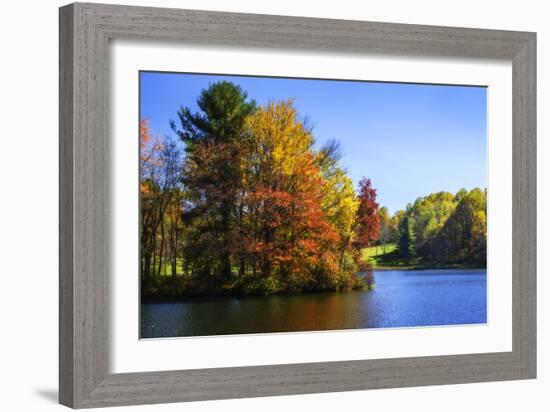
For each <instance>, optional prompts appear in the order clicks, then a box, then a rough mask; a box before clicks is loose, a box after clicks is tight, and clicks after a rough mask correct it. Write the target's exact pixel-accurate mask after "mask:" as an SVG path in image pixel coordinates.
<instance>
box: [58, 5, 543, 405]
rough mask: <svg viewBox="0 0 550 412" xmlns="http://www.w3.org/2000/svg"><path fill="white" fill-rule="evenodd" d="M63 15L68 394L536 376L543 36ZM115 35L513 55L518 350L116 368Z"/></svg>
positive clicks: (68, 9)
mask: <svg viewBox="0 0 550 412" xmlns="http://www.w3.org/2000/svg"><path fill="white" fill-rule="evenodd" d="M59 24H60V46H59V47H60V48H59V52H60V53H59V56H60V120H59V125H60V180H59V184H60V199H59V200H60V262H59V263H60V272H59V280H60V299H59V304H60V307H59V322H60V328H59V329H60V335H59V340H60V342H59V359H60V362H59V363H60V365H59V367H60V370H59V375H60V379H59V398H60V402H61V403H62V404H64V405H67V406H70V407H75V408H87V407H100V406H113V405H129V404H144V403H161V402H179V401H196V400H205V399H223V398H244V397H256V396H272V395H289V394H303V393H317V392H329V391H350V390H360V389H374V388H388V387H405V386H417V385H437V384H454V383H465V382H484V381H497V380H510V379H528V378H535V376H536V301H535V299H536V290H535V286H536V267H535V265H536V215H535V213H536V107H535V105H536V101H535V100H536V34H535V33H526V32H511V31H496V30H479V29H466V28H451V27H430V26H418V25H404V24H389V23H369V22H359V21H343V20H329V19H313V18H298V17H283V16H267V15H254V14H234V13H219V12H209V11H191V10H176V9H158V8H144V7H129V6H115V5H103V4H83V3H76V4H71V5H68V6H65V7H62V8H61V9H60V23H59ZM114 38H117V39H118V38H124V39H144V40H160V41H178V42H185V43H193V44H204V45H209V44H218V45H238V46H247V47H261V48H285V49H289V48H291V49H294V50H298V51H300V50H304V51H305V50H318V51H319V50H327V51H337V52H352V53H365V52H369V53H372V52H376V53H391V54H416V55H427V56H452V57H459V58H469V57H475V58H496V59H505V60H508V61H511V62H512V65H513V86H512V87H513V119H512V121H513V181H512V185H513V257H512V259H513V265H512V266H513V350H512V351H511V352H502V353H486V354H468V355H453V356H431V357H415V358H400V359H381V360H357V361H343V362H323V363H307V364H292V365H270V366H253V367H233V368H217V369H200V370H187V371H185V370H183V371H167V372H146V373H125V374H110V373H109V369H108V365H109V351H108V341H107V338H108V322H107V312H108V303H109V302H108V296H109V294H108V290H109V285H108V273H107V270H108V265H107V263H106V262H108V259H109V250H108V230H107V229H108V224H109V219H108V214H107V204H108V176H109V167H108V166H109V150H108V147H109V145H108V139H109V135H108V122H109V116H108V113H109V111H108V107H109V99H108V96H109V93H108V87H109V81H108V80H109V73H108V70H109V53H108V50H109V40H110V39H114ZM503 120H506V119H503Z"/></svg>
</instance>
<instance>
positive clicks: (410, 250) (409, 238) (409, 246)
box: [399, 215, 416, 259]
mask: <svg viewBox="0 0 550 412" xmlns="http://www.w3.org/2000/svg"><path fill="white" fill-rule="evenodd" d="M399 253H400V254H401V256H402V257H403V258H404V259H413V258H415V257H416V236H415V234H414V226H413V221H412V219H411V218H410V217H409V216H407V215H405V216H403V219H401V223H400V225H399Z"/></svg>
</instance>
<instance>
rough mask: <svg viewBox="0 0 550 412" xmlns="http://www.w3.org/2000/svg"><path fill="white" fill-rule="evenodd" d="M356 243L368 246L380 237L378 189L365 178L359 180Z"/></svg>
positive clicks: (359, 245)
mask: <svg viewBox="0 0 550 412" xmlns="http://www.w3.org/2000/svg"><path fill="white" fill-rule="evenodd" d="M355 224H356V227H355V236H356V237H355V243H356V245H357V246H358V247H367V246H370V245H372V243H373V242H374V241H375V240H376V239H378V236H379V234H380V216H379V215H378V203H376V189H374V188H373V187H372V184H371V180H370V179H366V178H363V179H361V181H360V182H359V207H358V209H357V217H356V223H355Z"/></svg>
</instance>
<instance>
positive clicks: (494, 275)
mask: <svg viewBox="0 0 550 412" xmlns="http://www.w3.org/2000/svg"><path fill="white" fill-rule="evenodd" d="M535 99H536V35H535V34H534V33H527V32H510V31H498V30H481V29H466V28H450V27H431V26H417V25H403V24H391V23H370V22H358V21H344V20H328V19H312V18H297V17H287V16H267V15H253V14H234V13H219V12H207V11H191V10H176V9H158V8H144V7H131V6H116V5H103V4H84V3H75V4H71V5H68V6H65V7H62V8H61V9H60V311H59V312H60V402H61V403H62V404H64V405H67V406H70V407H73V408H88V407H103V406H116V405H131V404H145V403H162V402H180V401H194V400H208V399H223V398H243V397H257V396H275V395H289V394H303V393H319V392H329V391H349V390H362V389H374V388H391V387H404V386H420V385H438V384H451V383H466V382H484V381H498V380H511V379H530V378H535V377H536V289H535V286H536V266H535V265H536V259H535V257H536V163H535V162H536V106H535V105H536V100H535Z"/></svg>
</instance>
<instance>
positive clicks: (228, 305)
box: [141, 269, 487, 338]
mask: <svg viewBox="0 0 550 412" xmlns="http://www.w3.org/2000/svg"><path fill="white" fill-rule="evenodd" d="M374 274H375V282H376V288H375V289H374V290H372V291H351V292H326V293H314V294H304V295H276V296H259V297H246V298H217V299H202V300H195V301H188V302H170V303H146V304H143V305H142V313H141V336H142V338H159V337H171V336H172V337H174V336H205V335H227V334H240V333H266V332H293V331H314V330H337V329H363V328H387V327H391V328H395V327H408V326H434V325H460V324H474V323H486V322H487V271H486V270H485V269H483V270H477V269H476V270H463V269H456V270H454V269H453V270H385V271H375V272H374Z"/></svg>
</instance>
